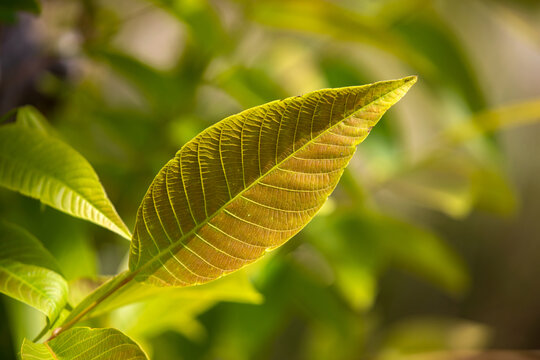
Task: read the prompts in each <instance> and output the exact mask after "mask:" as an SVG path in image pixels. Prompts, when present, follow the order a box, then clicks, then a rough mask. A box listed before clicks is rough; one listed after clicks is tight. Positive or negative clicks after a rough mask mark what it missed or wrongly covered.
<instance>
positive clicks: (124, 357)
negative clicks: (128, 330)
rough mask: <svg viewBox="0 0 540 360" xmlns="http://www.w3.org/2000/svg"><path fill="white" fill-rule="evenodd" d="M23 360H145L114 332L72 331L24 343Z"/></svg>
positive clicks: (132, 345)
mask: <svg viewBox="0 0 540 360" xmlns="http://www.w3.org/2000/svg"><path fill="white" fill-rule="evenodd" d="M21 357H22V359H23V360H49V359H50V360H61V359H65V360H74V359H77V360H129V359H145V360H146V359H147V357H146V355H145V354H144V352H143V351H142V350H141V349H140V348H139V346H138V345H137V344H136V343H135V342H133V341H132V340H131V339H130V338H128V337H127V336H126V335H124V334H122V333H121V332H120V331H118V330H116V329H89V328H75V329H71V330H69V331H66V332H64V333H62V334H60V335H59V336H58V337H56V338H54V339H52V340H51V341H48V342H46V343H44V344H34V343H32V342H30V341H28V340H25V341H24V343H23V345H22V349H21Z"/></svg>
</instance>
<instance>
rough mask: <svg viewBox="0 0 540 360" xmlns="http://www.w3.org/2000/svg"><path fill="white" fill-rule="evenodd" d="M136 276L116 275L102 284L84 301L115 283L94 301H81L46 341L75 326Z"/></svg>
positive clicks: (133, 273)
mask: <svg viewBox="0 0 540 360" xmlns="http://www.w3.org/2000/svg"><path fill="white" fill-rule="evenodd" d="M136 274H137V272H130V271H127V272H124V273H121V274H119V275H117V277H116V278H113V279H111V280H110V281H109V282H107V283H105V284H103V285H102V286H101V287H100V288H98V289H97V290H96V291H94V292H93V293H91V294H90V295H88V296H87V297H86V299H85V300H87V299H90V298H91V297H92V295H93V294H96V293H97V292H99V290H100V289H106V287H107V286H111V285H112V284H113V283H115V282H116V283H115V284H114V285H112V286H111V287H110V288H109V289H106V290H104V292H103V294H101V295H99V296H98V297H97V298H96V299H95V300H93V301H90V302H89V303H88V304H85V300H83V301H82V302H81V303H80V304H79V306H77V307H76V308H75V309H73V311H72V314H75V315H72V314H70V316H68V318H67V319H66V322H65V323H64V324H62V326H60V327H57V328H56V329H54V331H53V332H52V334H51V337H50V338H48V339H47V341H50V340H52V339H54V338H55V337H57V336H58V335H60V334H61V333H63V332H64V331H66V330H68V329H70V328H71V327H73V325H75V324H76V323H78V322H79V321H81V319H82V318H83V317H84V316H85V315H88V314H89V313H91V312H92V311H93V310H94V309H95V308H96V307H97V306H98V305H99V304H101V303H102V302H103V301H104V300H105V299H107V298H108V297H109V296H111V295H112V294H114V293H115V292H116V291H118V290H119V289H120V288H122V287H123V286H124V285H126V284H127V283H129V282H130V281H131V280H133V278H134V277H135V275H136ZM87 302H88V301H87ZM79 308H82V310H79ZM70 317H71V318H70Z"/></svg>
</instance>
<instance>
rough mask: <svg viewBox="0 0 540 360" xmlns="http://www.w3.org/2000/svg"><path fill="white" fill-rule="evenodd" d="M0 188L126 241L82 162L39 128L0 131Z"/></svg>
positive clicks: (95, 179)
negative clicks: (97, 227) (18, 193)
mask: <svg viewBox="0 0 540 360" xmlns="http://www.w3.org/2000/svg"><path fill="white" fill-rule="evenodd" d="M0 186H5V187H7V188H8V189H11V190H15V191H18V192H20V193H22V194H24V195H28V196H30V197H33V198H37V199H39V200H40V201H41V202H42V203H44V204H47V205H50V206H52V207H54V208H56V209H58V210H61V211H63V212H65V213H68V214H70V215H73V216H75V217H79V218H82V219H86V220H89V221H92V222H93V223H96V224H98V225H101V226H103V227H105V228H107V229H109V230H111V231H114V232H116V233H118V234H120V235H122V236H123V237H125V238H128V239H129V238H130V232H129V230H128V229H127V227H126V226H125V225H124V223H123V222H122V220H121V219H120V217H119V216H118V214H117V213H116V210H115V209H114V207H113V205H112V203H111V202H110V200H109V199H108V198H107V195H106V194H105V190H104V189H103V187H102V186H101V183H100V182H99V179H98V177H97V175H96V173H95V171H94V169H93V168H92V166H91V165H90V164H89V163H88V161H86V159H85V158H83V157H82V156H81V155H80V154H79V153H78V152H76V151H75V150H74V149H73V148H71V147H70V146H69V145H67V144H65V143H64V142H62V141H60V140H59V139H57V138H54V137H50V136H47V135H45V134H44V133H43V132H41V131H39V130H36V129H32V128H27V127H24V126H20V124H9V125H5V126H2V127H0Z"/></svg>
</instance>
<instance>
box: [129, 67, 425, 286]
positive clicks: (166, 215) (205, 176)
mask: <svg viewBox="0 0 540 360" xmlns="http://www.w3.org/2000/svg"><path fill="white" fill-rule="evenodd" d="M415 82H416V77H407V78H404V79H400V80H392V81H386V82H379V83H375V84H371V85H365V86H358V87H346V88H339V89H327V90H320V91H316V92H312V93H309V94H307V95H304V96H297V97H292V98H288V99H285V100H281V101H274V102H271V103H268V104H265V105H262V106H259V107H255V108H252V109H248V110H246V111H244V112H242V113H239V114H237V115H233V116H231V117H228V118H226V119H224V120H222V121H220V122H219V123H217V124H216V125H214V126H212V127H210V128H208V129H207V130H206V131H204V132H203V133H201V134H199V135H198V136H197V137H195V138H194V139H192V140H191V141H189V142H188V143H187V144H186V145H184V146H183V147H182V149H180V151H178V153H177V154H176V156H175V157H174V158H173V159H171V160H170V161H169V162H168V163H167V164H166V165H165V166H164V167H163V169H161V171H160V172H159V173H158V175H157V176H156V178H155V179H154V181H153V182H152V184H151V185H150V188H149V189H148V191H147V193H146V195H145V197H144V198H143V201H142V203H141V206H140V207H139V211H138V213H137V220H136V225H135V232H134V235H133V240H132V243H131V251H130V262H129V265H130V270H131V271H133V272H134V273H135V274H134V276H135V278H136V279H137V280H139V281H145V282H149V283H152V284H155V285H159V286H189V285H195V284H201V283H205V282H208V281H211V280H214V279H216V278H219V277H220V276H223V275H224V274H227V273H230V272H232V271H235V270H237V269H239V268H241V267H243V266H245V265H247V264H249V263H251V262H253V261H255V260H257V259H258V258H260V257H261V256H262V255H263V254H264V253H265V252H266V251H269V250H272V249H274V248H276V247H278V246H280V245H282V244H283V243H284V242H285V241H287V240H288V239H290V238H291V237H292V236H294V235H295V234H296V233H297V232H298V231H300V229H302V228H303V227H304V226H305V225H306V224H307V223H308V222H309V221H310V220H311V219H312V218H313V216H314V215H315V214H316V213H317V211H318V210H319V209H320V207H321V206H322V205H323V203H324V202H325V200H326V198H327V197H328V196H329V195H330V193H331V192H332V191H333V189H334V188H335V186H336V185H337V183H338V181H339V178H340V177H341V174H342V173H343V170H344V168H345V167H346V166H347V164H348V162H349V160H350V159H351V157H352V156H353V154H354V152H355V149H356V145H358V144H359V143H361V142H362V141H363V140H364V139H365V138H366V136H367V135H368V134H369V132H370V130H371V128H372V127H373V126H374V125H375V124H376V123H377V122H378V120H379V119H380V118H381V116H382V115H383V114H384V112H385V111H386V110H387V109H388V108H390V107H391V106H392V105H393V104H395V103H396V102H397V101H398V100H399V99H401V97H403V96H404V95H405V93H406V92H407V91H408V89H409V88H410V87H411V86H412V85H413V84H414V83H415Z"/></svg>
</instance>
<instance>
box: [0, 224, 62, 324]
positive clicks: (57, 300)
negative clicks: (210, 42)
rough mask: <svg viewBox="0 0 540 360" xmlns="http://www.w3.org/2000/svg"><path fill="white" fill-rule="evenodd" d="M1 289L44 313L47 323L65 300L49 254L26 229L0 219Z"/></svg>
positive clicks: (54, 263)
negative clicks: (47, 319)
mask: <svg viewBox="0 0 540 360" xmlns="http://www.w3.org/2000/svg"><path fill="white" fill-rule="evenodd" d="M0 292H2V293H4V294H6V295H8V296H11V297H13V298H15V299H17V300H20V301H22V302H24V303H26V304H28V305H30V306H33V307H35V308H36V309H38V310H40V311H41V312H43V313H44V314H45V315H47V317H48V318H49V321H50V323H52V322H54V320H55V319H56V318H57V317H58V315H59V314H60V312H61V311H62V309H63V308H64V306H65V304H66V301H67V292H68V287H67V283H66V281H65V280H64V278H63V277H62V275H60V270H58V265H57V264H56V261H55V260H54V258H53V257H52V255H51V254H50V253H49V252H48V251H47V250H46V249H45V248H44V247H43V245H41V243H40V242H39V240H37V239H36V238H35V237H34V236H32V235H31V234H30V233H28V232H27V231H26V230H24V229H22V228H20V227H18V226H16V225H14V224H10V223H7V222H5V221H1V220H0Z"/></svg>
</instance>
